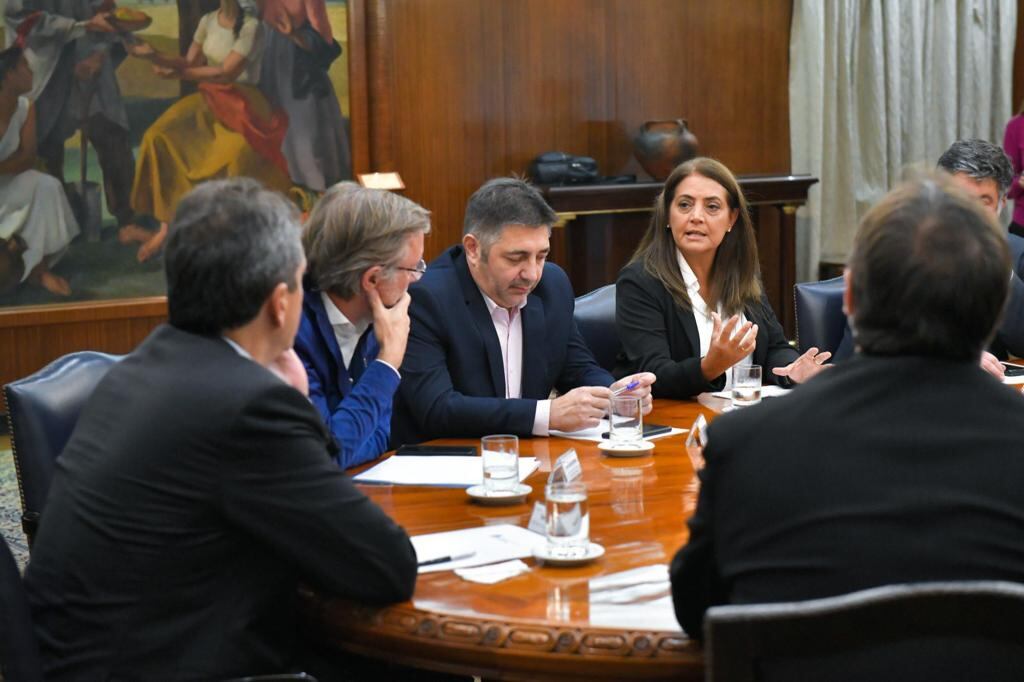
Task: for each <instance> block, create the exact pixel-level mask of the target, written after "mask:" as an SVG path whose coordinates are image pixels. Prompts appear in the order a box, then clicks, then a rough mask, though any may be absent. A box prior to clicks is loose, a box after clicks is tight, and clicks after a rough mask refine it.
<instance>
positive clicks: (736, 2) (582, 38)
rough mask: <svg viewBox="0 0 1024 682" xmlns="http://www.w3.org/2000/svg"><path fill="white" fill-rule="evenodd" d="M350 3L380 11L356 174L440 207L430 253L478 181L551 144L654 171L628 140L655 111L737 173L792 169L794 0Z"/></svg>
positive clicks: (609, 170)
mask: <svg viewBox="0 0 1024 682" xmlns="http://www.w3.org/2000/svg"><path fill="white" fill-rule="evenodd" d="M352 6H353V8H354V10H355V12H356V13H357V14H358V13H359V12H361V11H364V10H365V13H366V16H367V21H366V24H367V31H368V35H367V38H366V45H367V52H368V54H367V63H368V65H369V66H368V68H369V70H370V79H369V92H368V97H369V100H370V101H369V105H368V115H369V116H370V120H369V121H365V122H364V121H359V120H358V118H359V116H360V113H359V111H358V110H353V121H352V127H353V131H357V130H362V129H363V128H364V126H365V129H366V130H367V131H368V134H369V139H367V140H366V141H365V143H363V144H365V146H366V148H367V149H368V150H369V153H368V155H367V157H366V158H365V159H364V161H365V163H367V164H368V165H366V166H361V165H360V163H361V161H360V158H361V157H360V155H359V153H358V150H359V148H360V144H361V142H360V140H359V139H358V138H357V139H354V140H353V145H354V146H355V147H356V149H357V159H356V169H357V171H358V172H367V171H370V170H397V171H398V172H400V173H401V174H402V177H403V179H404V180H405V183H406V186H407V189H406V191H405V194H406V195H407V196H409V197H410V198H412V199H413V200H415V201H417V202H419V203H421V204H422V205H423V206H425V207H426V208H428V209H430V210H431V211H432V213H433V217H434V223H433V224H434V229H433V232H432V234H431V236H430V237H429V238H428V240H427V256H428V258H429V257H433V256H435V255H436V254H437V253H439V252H440V251H441V250H443V249H444V248H446V247H447V246H449V245H451V244H453V243H455V242H456V241H458V239H459V237H460V235H461V225H462V215H463V210H464V207H465V203H466V200H467V199H468V198H469V195H470V194H471V193H472V192H473V190H474V189H476V187H478V186H479V185H480V184H481V183H483V182H484V181H485V180H487V179H488V178H491V177H495V176H499V175H507V174H509V173H524V172H525V170H526V167H527V165H528V164H529V161H530V159H532V158H533V157H534V156H535V155H537V154H539V153H541V152H544V151H550V150H561V151H567V152H570V153H573V154H586V155H589V156H593V157H594V158H595V159H597V161H598V163H599V164H600V167H601V169H602V172H603V173H605V174H608V175H612V174H619V173H637V174H638V175H641V176H644V174H643V171H642V169H640V167H639V165H638V164H637V163H636V161H635V160H634V159H633V155H632V142H631V138H632V135H633V134H634V132H635V131H636V129H637V128H638V127H639V126H640V125H641V124H642V123H643V122H644V121H646V120H652V119H664V118H677V117H684V118H686V119H687V120H688V121H689V123H690V126H691V128H692V129H693V131H694V132H695V134H696V135H697V136H698V137H699V138H700V141H701V149H702V151H703V153H706V154H709V155H712V156H716V157H718V158H720V159H721V160H722V161H724V162H725V163H726V164H728V165H729V166H730V167H731V168H732V169H733V170H734V171H735V172H737V173H756V172H762V173H785V172H789V123H788V118H789V109H788V69H789V66H788V64H789V24H790V16H791V3H790V1H789V0H767V1H764V2H762V1H760V0H721V1H720V2H716V3H703V2H683V1H680V0H559V2H554V3H553V2H550V1H548V0H490V1H488V2H480V1H479V0H431V1H429V2H427V1H425V0H352ZM354 24H355V22H353V25H354ZM373 65H377V67H378V68H379V70H378V71H374V66H373ZM353 80H355V79H353ZM644 177H645V176H644Z"/></svg>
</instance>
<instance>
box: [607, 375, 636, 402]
mask: <svg viewBox="0 0 1024 682" xmlns="http://www.w3.org/2000/svg"><path fill="white" fill-rule="evenodd" d="M639 385H640V382H639V381H637V380H636V379H633V380H632V381H631V382H629V383H628V384H626V385H625V386H620V387H619V388H617V389H615V390H614V391H612V397H613V398H614V397H615V396H618V395H622V394H623V393H628V392H629V391H632V390H633V389H634V388H636V387H637V386H639Z"/></svg>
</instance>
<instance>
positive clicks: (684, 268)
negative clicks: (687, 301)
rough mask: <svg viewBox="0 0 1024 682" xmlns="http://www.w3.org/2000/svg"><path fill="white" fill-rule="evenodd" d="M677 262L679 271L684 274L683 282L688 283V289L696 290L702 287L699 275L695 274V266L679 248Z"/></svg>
mask: <svg viewBox="0 0 1024 682" xmlns="http://www.w3.org/2000/svg"><path fill="white" fill-rule="evenodd" d="M676 262H678V263H679V273H680V274H681V275H682V276H683V284H685V285H686V290H687V291H694V290H695V289H700V282H698V281H697V275H695V274H694V272H693V268H691V267H690V264H689V263H687V262H686V259H685V258H683V254H682V253H680V251H679V249H676Z"/></svg>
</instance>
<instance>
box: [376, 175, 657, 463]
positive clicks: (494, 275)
mask: <svg viewBox="0 0 1024 682" xmlns="http://www.w3.org/2000/svg"><path fill="white" fill-rule="evenodd" d="M555 221H556V217H555V214H554V211H552V210H551V207H550V206H548V205H547V203H545V201H544V198H543V197H542V196H541V195H540V192H538V191H537V190H536V189H535V188H534V187H532V186H530V185H529V184H527V183H525V182H523V181H521V180H517V179H515V178H498V179H495V180H490V181H488V182H487V183H485V184H484V185H483V186H482V187H480V189H478V190H477V191H476V192H475V193H474V194H473V196H472V197H470V199H469V204H468V206H467V207H466V217H465V221H464V225H463V237H462V243H461V244H459V245H457V246H453V247H451V248H450V249H448V250H447V251H445V252H444V253H443V254H441V255H440V256H439V257H438V258H437V259H436V260H435V261H434V262H433V263H431V264H430V268H429V270H428V271H427V274H426V276H425V277H424V278H423V280H422V281H421V282H420V283H419V284H417V285H416V286H414V287H412V289H410V293H411V294H412V306H411V308H410V316H411V318H412V330H411V332H410V334H409V349H408V352H407V353H406V359H405V364H404V365H403V366H402V385H401V388H400V389H399V397H398V400H397V401H396V407H395V419H394V423H393V425H392V430H391V444H392V445H393V446H398V445H402V444H406V443H416V442H419V441H422V440H427V439H430V438H439V437H445V436H448V437H476V436H481V435H486V434H492V433H511V434H516V435H520V436H530V435H535V436H546V435H548V432H549V431H550V430H555V429H557V430H561V431H575V430H577V429H582V428H588V427H593V426H595V425H597V423H598V421H599V420H600V419H601V418H602V417H603V416H604V414H605V412H606V411H607V409H608V398H609V396H610V394H611V392H612V390H615V389H618V388H625V387H628V386H631V389H630V390H631V391H632V393H631V395H635V396H637V397H639V398H642V399H643V400H644V404H645V409H648V410H649V409H650V387H651V384H652V383H654V375H653V374H651V373H649V372H648V373H641V374H636V375H632V376H628V377H625V378H623V379H620V380H619V381H617V382H615V381H614V380H613V378H612V376H611V375H610V374H609V373H608V372H607V371H605V370H604V369H602V368H601V367H600V366H598V364H597V362H596V361H595V360H594V356H593V355H592V354H591V352H590V349H588V348H587V345H586V343H585V342H584V340H583V337H582V336H581V335H580V332H579V330H578V329H577V328H576V322H575V320H574V319H573V306H574V299H573V292H572V287H571V286H570V285H569V278H568V277H566V275H565V272H563V271H562V269H561V268H559V267H558V266H557V265H554V264H553V263H548V262H547V257H548V253H549V251H550V242H549V237H550V234H551V226H552V225H554V223H555ZM613 382H614V383H613ZM552 389H556V390H557V391H558V393H560V394H561V395H559V396H558V397H557V398H554V399H549V397H550V394H551V391H552Z"/></svg>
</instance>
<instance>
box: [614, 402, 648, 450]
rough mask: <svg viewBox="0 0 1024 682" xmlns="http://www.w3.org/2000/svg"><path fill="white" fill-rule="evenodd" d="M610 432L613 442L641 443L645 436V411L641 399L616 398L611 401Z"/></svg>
mask: <svg viewBox="0 0 1024 682" xmlns="http://www.w3.org/2000/svg"><path fill="white" fill-rule="evenodd" d="M609 402H610V405H609V411H608V430H609V431H610V436H609V437H610V438H611V440H612V441H615V442H618V443H639V442H640V441H641V440H643V435H644V411H643V405H642V402H641V399H640V398H636V397H633V396H622V395H620V396H616V397H614V398H610V399H609Z"/></svg>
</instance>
